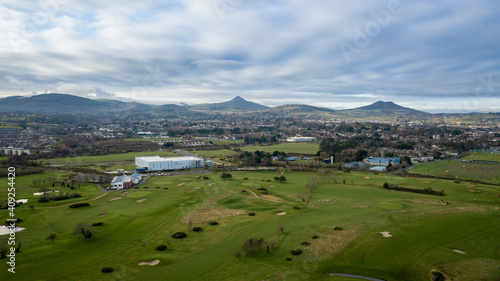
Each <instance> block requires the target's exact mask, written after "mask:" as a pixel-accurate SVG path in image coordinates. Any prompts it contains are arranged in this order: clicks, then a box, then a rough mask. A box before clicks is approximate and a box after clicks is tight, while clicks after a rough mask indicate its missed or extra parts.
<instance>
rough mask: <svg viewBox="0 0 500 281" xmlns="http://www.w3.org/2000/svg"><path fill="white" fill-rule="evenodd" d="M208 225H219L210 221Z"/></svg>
mask: <svg viewBox="0 0 500 281" xmlns="http://www.w3.org/2000/svg"><path fill="white" fill-rule="evenodd" d="M208 224H209V225H218V224H219V223H218V222H216V221H211V222H209V223H208Z"/></svg>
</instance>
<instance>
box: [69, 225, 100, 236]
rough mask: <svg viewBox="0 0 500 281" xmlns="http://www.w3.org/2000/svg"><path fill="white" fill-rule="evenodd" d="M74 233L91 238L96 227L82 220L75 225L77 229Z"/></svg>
mask: <svg viewBox="0 0 500 281" xmlns="http://www.w3.org/2000/svg"><path fill="white" fill-rule="evenodd" d="M73 234H75V235H78V234H81V235H83V237H84V238H85V239H90V238H92V236H93V235H94V234H95V229H94V227H93V226H91V225H90V224H88V223H85V222H81V223H79V224H77V225H76V226H75V231H74V232H73Z"/></svg>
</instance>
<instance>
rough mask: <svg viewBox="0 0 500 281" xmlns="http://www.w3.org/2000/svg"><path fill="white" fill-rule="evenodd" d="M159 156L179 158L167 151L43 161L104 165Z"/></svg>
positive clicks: (47, 160) (46, 161) (45, 161)
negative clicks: (136, 158)
mask: <svg viewBox="0 0 500 281" xmlns="http://www.w3.org/2000/svg"><path fill="white" fill-rule="evenodd" d="M155 155H158V156H161V157H172V156H179V155H178V154H175V153H173V152H169V151H149V152H129V153H123V154H109V155H102V156H80V157H68V158H55V159H45V160H43V161H44V163H48V164H89V163H106V162H127V161H128V162H130V161H135V157H137V156H155Z"/></svg>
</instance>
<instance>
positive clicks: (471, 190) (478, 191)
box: [468, 189, 481, 193]
mask: <svg viewBox="0 0 500 281" xmlns="http://www.w3.org/2000/svg"><path fill="white" fill-rule="evenodd" d="M468 191H470V192H475V193H480V192H481V190H479V189H469V190H468Z"/></svg>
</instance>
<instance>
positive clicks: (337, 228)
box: [333, 226, 344, 231]
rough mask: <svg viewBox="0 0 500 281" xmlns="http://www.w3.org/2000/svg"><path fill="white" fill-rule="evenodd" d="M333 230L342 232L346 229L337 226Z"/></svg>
mask: <svg viewBox="0 0 500 281" xmlns="http://www.w3.org/2000/svg"><path fill="white" fill-rule="evenodd" d="M333 230H339V231H340V230H344V229H343V228H342V227H340V226H336V227H335V228H334V229H333Z"/></svg>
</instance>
